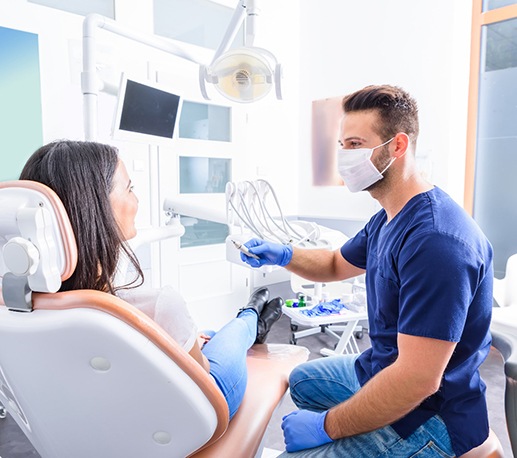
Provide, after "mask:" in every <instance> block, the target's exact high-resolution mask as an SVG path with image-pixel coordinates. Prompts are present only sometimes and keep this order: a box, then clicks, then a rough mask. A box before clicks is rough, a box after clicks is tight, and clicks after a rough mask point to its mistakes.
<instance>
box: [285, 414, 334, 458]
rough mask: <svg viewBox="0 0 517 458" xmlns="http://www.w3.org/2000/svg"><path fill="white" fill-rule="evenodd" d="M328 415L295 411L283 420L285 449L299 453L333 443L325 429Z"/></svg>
mask: <svg viewBox="0 0 517 458" xmlns="http://www.w3.org/2000/svg"><path fill="white" fill-rule="evenodd" d="M327 413H328V410H326V411H325V412H311V411H310V410H295V411H294V412H291V413H290V414H289V415H286V416H285V417H284V418H282V429H283V430H284V442H285V449H286V450H287V451H288V452H298V451H299V450H305V449H306V448H313V447H318V446H319V445H323V444H328V443H329V442H332V439H331V438H330V437H329V435H328V434H327V432H326V431H325V427H324V425H325V417H326V416H327Z"/></svg>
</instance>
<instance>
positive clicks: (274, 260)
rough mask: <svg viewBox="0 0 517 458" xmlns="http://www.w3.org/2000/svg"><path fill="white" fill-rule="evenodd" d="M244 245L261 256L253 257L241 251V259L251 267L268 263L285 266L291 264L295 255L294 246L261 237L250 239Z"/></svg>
mask: <svg viewBox="0 0 517 458" xmlns="http://www.w3.org/2000/svg"><path fill="white" fill-rule="evenodd" d="M244 245H245V246H246V247H247V248H248V249H249V251H250V252H251V253H253V254H256V255H257V256H258V257H259V258H260V259H255V258H251V257H250V256H247V255H246V254H244V253H241V259H242V260H243V261H244V262H246V263H248V264H249V265H250V266H251V267H261V266H263V265H266V264H268V265H276V266H281V267H283V266H285V265H287V264H289V262H291V258H292V257H293V247H292V246H291V245H282V244H281V243H271V242H266V241H264V240H261V239H251V240H248V241H247V242H246V243H245V244H244Z"/></svg>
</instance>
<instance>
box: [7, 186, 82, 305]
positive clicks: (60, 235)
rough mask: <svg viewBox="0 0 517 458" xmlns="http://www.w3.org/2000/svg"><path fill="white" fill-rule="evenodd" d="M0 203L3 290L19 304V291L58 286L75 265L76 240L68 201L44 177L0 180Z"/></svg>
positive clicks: (23, 292) (70, 273)
mask: <svg viewBox="0 0 517 458" xmlns="http://www.w3.org/2000/svg"><path fill="white" fill-rule="evenodd" d="M0 208H1V209H2V210H1V212H0V276H2V295H3V299H4V302H5V304H6V305H7V306H9V307H11V305H12V306H13V308H17V307H16V304H12V302H13V301H15V302H16V300H17V299H16V298H19V297H20V295H22V296H23V295H27V294H29V296H30V292H48V293H54V292H56V291H58V290H59V288H60V287H61V283H62V282H63V281H64V280H66V279H68V278H69V277H70V276H71V275H72V273H73V272H74V270H75V266H76V264H77V245H76V241H75V237H74V233H73V230H72V226H71V224H70V220H69V219H68V215H67V213H66V210H65V208H64V206H63V203H62V202H61V200H60V199H59V197H58V196H57V194H56V193H55V192H54V191H53V190H52V189H50V188H49V187H47V186H45V185H43V184H41V183H38V182H35V181H26V180H20V181H7V182H3V183H0ZM20 289H22V290H21V291H20ZM9 302H11V304H9Z"/></svg>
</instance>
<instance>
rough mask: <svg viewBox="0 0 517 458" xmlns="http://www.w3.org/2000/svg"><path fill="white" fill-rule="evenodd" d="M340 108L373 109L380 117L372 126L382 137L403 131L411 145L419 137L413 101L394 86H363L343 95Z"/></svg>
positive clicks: (346, 111)
mask: <svg viewBox="0 0 517 458" xmlns="http://www.w3.org/2000/svg"><path fill="white" fill-rule="evenodd" d="M342 107H343V111H344V112H345V113H351V112H354V111H368V110H373V111H375V112H376V113H377V114H378V116H379V123H380V124H379V125H377V126H374V129H375V130H376V132H377V133H378V134H379V136H380V137H381V138H382V139H383V140H385V141H386V140H389V139H390V138H392V137H394V136H395V135H396V134H397V133H398V132H405V133H406V134H407V135H408V136H409V138H410V139H411V141H412V142H413V144H416V140H417V138H418V130H419V127H418V106H417V103H416V101H415V100H414V99H413V98H412V97H411V96H410V95H409V94H408V93H407V92H406V91H404V90H403V89H401V88H400V87H397V86H389V85H382V86H366V87H365V88H364V89H360V90H359V91H356V92H354V93H353V94H349V95H347V96H346V97H344V98H343V102H342Z"/></svg>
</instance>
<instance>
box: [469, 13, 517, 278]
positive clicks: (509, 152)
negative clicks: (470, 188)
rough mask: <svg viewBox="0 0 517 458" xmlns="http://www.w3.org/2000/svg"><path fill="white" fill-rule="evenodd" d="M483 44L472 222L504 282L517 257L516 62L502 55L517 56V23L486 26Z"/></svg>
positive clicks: (497, 273) (516, 21)
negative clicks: (481, 233) (511, 260)
mask: <svg viewBox="0 0 517 458" xmlns="http://www.w3.org/2000/svg"><path fill="white" fill-rule="evenodd" d="M501 30H504V31H505V32H504V33H500V31H501ZM512 43H513V44H512ZM481 44H482V51H481V52H482V59H481V62H483V64H482V68H481V72H480V85H479V109H478V132H477V135H478V138H477V151H476V176H475V189H474V218H475V219H476V220H477V221H478V223H479V225H480V226H481V228H482V229H483V231H484V232H485V234H486V235H487V236H488V238H489V240H490V241H491V243H492V245H493V247H494V252H495V257H494V268H495V273H496V276H497V277H498V278H501V277H503V275H504V271H505V267H506V260H507V259H508V257H509V256H511V255H512V254H514V253H517V236H516V234H517V203H516V199H515V196H517V123H516V122H515V120H516V119H517V61H516V60H515V59H512V58H511V57H507V56H510V54H507V51H504V52H501V53H500V52H499V51H500V49H505V50H506V49H508V48H511V49H513V53H517V46H516V44H517V19H512V20H510V21H505V23H496V24H492V25H489V26H485V27H483V29H482V42H481Z"/></svg>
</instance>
